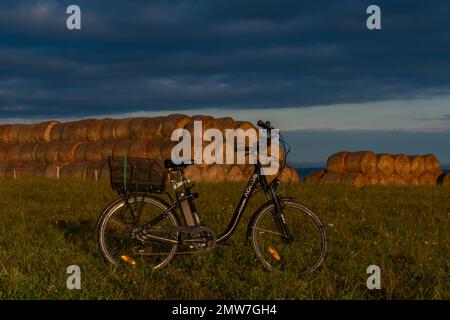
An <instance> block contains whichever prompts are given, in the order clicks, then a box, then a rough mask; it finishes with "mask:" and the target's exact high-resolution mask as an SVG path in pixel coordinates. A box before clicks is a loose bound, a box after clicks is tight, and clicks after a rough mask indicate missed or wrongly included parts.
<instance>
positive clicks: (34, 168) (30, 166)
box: [16, 162, 45, 178]
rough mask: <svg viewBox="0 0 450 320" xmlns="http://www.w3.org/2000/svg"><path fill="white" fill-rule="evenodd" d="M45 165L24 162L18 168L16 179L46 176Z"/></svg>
mask: <svg viewBox="0 0 450 320" xmlns="http://www.w3.org/2000/svg"><path fill="white" fill-rule="evenodd" d="M44 168H45V165H44V164H42V163H37V162H23V163H22V164H21V165H20V166H17V167H16V178H37V177H43V176H44Z"/></svg>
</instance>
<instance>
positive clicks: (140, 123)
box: [129, 117, 146, 140]
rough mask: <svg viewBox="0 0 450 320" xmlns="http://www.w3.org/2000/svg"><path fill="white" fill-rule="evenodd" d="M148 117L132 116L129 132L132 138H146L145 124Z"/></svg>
mask: <svg viewBox="0 0 450 320" xmlns="http://www.w3.org/2000/svg"><path fill="white" fill-rule="evenodd" d="M145 121H146V118H143V117H141V118H132V119H131V121H130V127H129V133H130V139H132V140H142V139H144V138H145V137H144V126H145Z"/></svg>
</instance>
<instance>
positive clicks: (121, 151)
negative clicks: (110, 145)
mask: <svg viewBox="0 0 450 320" xmlns="http://www.w3.org/2000/svg"><path fill="white" fill-rule="evenodd" d="M131 144H132V141H131V140H118V141H116V144H115V145H114V149H113V157H115V158H123V157H128V153H129V152H130V147H131Z"/></svg>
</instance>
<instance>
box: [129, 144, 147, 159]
mask: <svg viewBox="0 0 450 320" xmlns="http://www.w3.org/2000/svg"><path fill="white" fill-rule="evenodd" d="M148 144H149V141H146V140H137V141H132V143H131V146H130V150H129V152H128V156H129V157H130V158H150V154H149V150H148Z"/></svg>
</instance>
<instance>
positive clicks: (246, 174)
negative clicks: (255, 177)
mask: <svg viewBox="0 0 450 320" xmlns="http://www.w3.org/2000/svg"><path fill="white" fill-rule="evenodd" d="M241 168H242V167H241ZM254 171H255V166H254V165H251V164H247V165H245V166H244V167H243V168H242V176H243V178H244V180H245V181H247V180H249V179H250V177H251V176H252V174H253V172H254Z"/></svg>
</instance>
